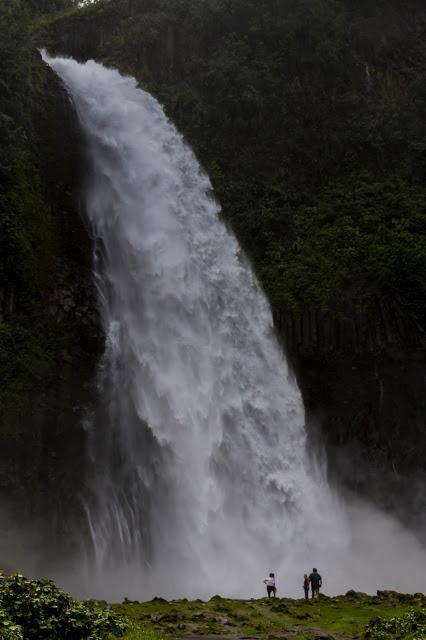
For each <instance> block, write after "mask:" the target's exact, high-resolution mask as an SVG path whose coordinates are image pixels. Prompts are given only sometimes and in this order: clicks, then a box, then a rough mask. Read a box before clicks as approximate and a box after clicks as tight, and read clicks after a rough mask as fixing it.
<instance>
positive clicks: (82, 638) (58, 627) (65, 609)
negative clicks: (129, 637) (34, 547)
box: [0, 574, 127, 640]
mask: <svg viewBox="0 0 426 640" xmlns="http://www.w3.org/2000/svg"><path fill="white" fill-rule="evenodd" d="M2 626H3V629H2ZM126 630H127V624H126V623H125V622H124V620H123V619H122V618H120V616H119V615H117V614H116V613H114V612H113V611H112V610H110V609H109V608H99V607H96V606H91V605H89V604H86V603H82V602H78V601H76V600H73V598H71V596H69V595H68V594H66V593H65V592H64V591H62V590H61V589H59V588H58V587H56V585H55V584H54V583H53V582H51V581H50V580H28V579H27V578H24V576H22V575H18V574H17V575H13V576H11V577H5V576H4V575H3V574H0V637H2V636H1V634H2V633H3V635H4V638H5V640H6V639H7V640H21V639H24V640H43V639H47V638H48V639H49V640H102V638H107V637H108V636H109V635H110V634H114V635H115V636H122V635H124V633H125V632H126Z"/></svg>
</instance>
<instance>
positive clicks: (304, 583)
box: [303, 573, 310, 600]
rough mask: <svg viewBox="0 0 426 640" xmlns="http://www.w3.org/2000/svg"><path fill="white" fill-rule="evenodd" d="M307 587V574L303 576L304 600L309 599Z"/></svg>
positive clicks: (308, 581)
mask: <svg viewBox="0 0 426 640" xmlns="http://www.w3.org/2000/svg"><path fill="white" fill-rule="evenodd" d="M309 585H310V580H309V578H308V574H307V573H305V575H304V576H303V589H304V591H305V600H307V599H308V598H309Z"/></svg>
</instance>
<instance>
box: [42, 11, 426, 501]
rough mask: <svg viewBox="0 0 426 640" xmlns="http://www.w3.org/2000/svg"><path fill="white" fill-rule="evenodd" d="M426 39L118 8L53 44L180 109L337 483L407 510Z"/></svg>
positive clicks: (309, 18)
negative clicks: (400, 501)
mask: <svg viewBox="0 0 426 640" xmlns="http://www.w3.org/2000/svg"><path fill="white" fill-rule="evenodd" d="M425 25H426V14H425V9H424V5H423V3H422V2H420V1H419V0H410V1H409V2H401V1H400V0H383V1H382V2H378V3H371V2H352V1H351V0H285V1H282V0H275V1H274V0H202V1H199V0H159V1H155V2H154V1H150V0H147V1H145V2H136V1H134V0H114V1H111V2H100V3H98V4H95V5H92V6H89V7H86V8H85V9H83V10H77V11H75V10H74V11H70V12H69V13H68V14H67V15H66V16H65V17H59V18H58V19H56V20H54V21H53V22H52V23H50V26H49V28H48V29H47V31H45V32H44V33H43V35H42V37H41V40H43V42H48V43H49V45H50V47H51V48H52V50H56V51H59V52H62V53H67V54H71V55H73V56H75V57H76V58H78V59H81V60H84V59H87V58H90V57H93V58H95V59H96V60H100V61H104V62H105V63H106V64H107V65H111V66H117V67H118V68H119V69H120V70H121V71H123V72H126V73H130V74H132V75H135V76H136V77H137V79H138V80H139V82H140V83H141V86H142V87H144V88H146V89H148V90H149V91H151V92H152V93H153V94H154V95H155V96H156V97H158V98H159V100H160V101H161V102H162V104H164V105H165V108H166V112H167V114H168V115H169V116H170V117H171V118H172V120H173V121H174V122H175V123H176V124H177V126H178V127H179V128H180V130H181V131H182V132H183V133H184V135H185V137H186V139H187V140H188V141H189V142H190V144H191V145H192V146H193V148H194V149H195V151H196V153H197V155H198V157H199V158H200V159H201V161H202V163H203V164H204V167H205V168H206V170H207V172H208V174H209V176H210V178H211V180H212V183H213V187H214V190H215V195H216V197H217V198H218V200H219V202H220V204H221V206H222V214H223V218H224V219H225V220H226V222H227V223H228V224H229V225H230V226H231V227H232V229H233V230H234V232H235V233H236V235H237V237H238V239H239V241H240V242H241V244H242V246H243V248H244V249H245V251H246V253H247V254H248V256H249V258H250V260H251V261H252V264H253V266H254V268H255V270H256V272H257V275H258V277H259V279H260V282H261V284H262V286H263V288H264V290H265V292H266V293H267V295H268V298H269V300H270V302H271V305H272V310H273V313H274V317H275V322H276V326H277V328H278V330H279V332H280V335H281V336H282V338H283V341H284V343H285V347H286V349H287V353H288V355H289V356H290V358H291V361H292V363H293V366H294V369H295V373H296V375H297V378H298V381H299V384H300V386H301V389H302V392H303V395H304V401H305V407H306V410H307V417H308V424H309V425H310V427H311V433H312V434H313V436H315V433H316V430H315V427H316V426H318V425H319V426H320V433H321V440H322V441H324V437H325V442H326V446H327V449H328V453H329V460H330V473H331V474H332V475H333V474H336V475H337V476H338V477H339V481H342V480H343V481H344V482H345V483H346V484H347V485H348V486H349V487H351V488H352V489H353V488H356V490H357V491H361V492H366V493H368V494H370V495H371V494H372V493H374V492H376V491H377V495H376V497H377V499H379V500H380V501H385V502H387V503H388V504H389V505H390V506H391V507H392V508H393V507H394V505H393V503H394V500H393V498H392V497H391V494H393V493H394V492H396V491H398V490H399V489H400V488H401V486H403V487H404V488H403V489H402V490H403V491H408V492H412V491H413V489H412V484H411V483H410V482H408V485H407V486H406V485H405V479H404V478H405V476H406V475H407V474H412V473H413V472H417V471H419V472H420V473H424V471H425V466H424V458H425V457H424V444H425V440H424V435H423V424H424V416H425V412H426V406H425V399H424V392H423V388H424V372H425V365H426V361H425V351H424V346H425V342H424V329H425V319H426V316H425V306H424V304H425V282H426V278H425V276H426V273H425V270H426V241H425V225H426V216H425V203H426V199H425V198H426V192H425V180H424V177H425V140H426V138H425V132H426V130H425V120H424V112H425V97H426V95H425V82H424V81H425V58H426V47H425ZM414 443H416V444H414ZM419 443H421V446H417V445H418V444H419ZM378 470H380V471H379V472H378ZM389 487H392V490H391V492H389ZM420 493H421V492H420Z"/></svg>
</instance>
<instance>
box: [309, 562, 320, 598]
mask: <svg viewBox="0 0 426 640" xmlns="http://www.w3.org/2000/svg"><path fill="white" fill-rule="evenodd" d="M309 580H310V582H311V588H312V597H313V598H319V590H320V588H321V587H322V578H321V576H320V574H319V573H318V571H317V569H315V567H314V568H313V569H312V573H311V575H310V576H309Z"/></svg>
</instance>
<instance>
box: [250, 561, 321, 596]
mask: <svg viewBox="0 0 426 640" xmlns="http://www.w3.org/2000/svg"><path fill="white" fill-rule="evenodd" d="M263 582H264V583H265V584H266V592H267V594H268V598H270V597H271V596H273V597H274V598H275V596H276V595H277V586H276V584H275V573H270V574H269V576H268V577H267V578H266V580H264V581H263ZM321 587H322V578H321V576H320V574H319V573H318V569H316V568H315V567H314V568H313V569H312V573H311V574H310V576H308V574H307V573H305V575H304V576H303V590H304V592H305V599H306V600H307V599H308V598H309V588H311V591H312V597H313V598H319V592H320V588H321Z"/></svg>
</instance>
